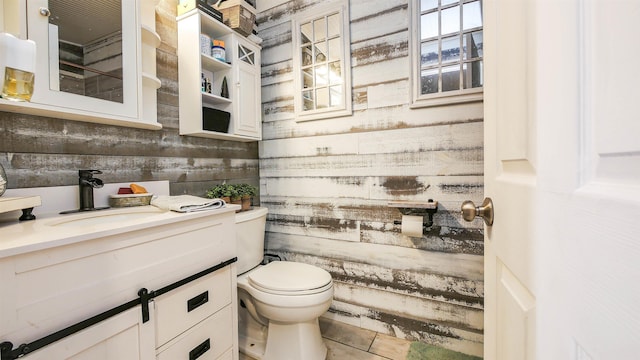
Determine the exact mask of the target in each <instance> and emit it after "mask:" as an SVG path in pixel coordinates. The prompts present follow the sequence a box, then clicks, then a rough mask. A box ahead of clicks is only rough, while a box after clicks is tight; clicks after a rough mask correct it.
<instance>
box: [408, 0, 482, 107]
mask: <svg viewBox="0 0 640 360" xmlns="http://www.w3.org/2000/svg"><path fill="white" fill-rule="evenodd" d="M415 3H416V4H419V10H420V14H419V15H416V16H418V17H417V18H416V19H419V21H418V22H417V23H416V25H417V26H419V27H420V29H418V31H417V33H418V34H420V38H419V39H418V41H419V43H417V44H416V45H417V49H419V51H418V53H419V55H418V56H420V58H419V59H418V60H419V61H417V62H416V63H417V66H418V69H417V73H418V74H419V76H420V79H419V84H420V86H419V95H433V94H445V93H448V92H452V91H462V90H465V89H473V88H481V87H482V86H483V77H482V69H483V68H482V56H483V37H482V26H483V21H482V0H439V1H438V0H415Z"/></svg>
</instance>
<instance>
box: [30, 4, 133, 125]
mask: <svg viewBox="0 0 640 360" xmlns="http://www.w3.org/2000/svg"><path fill="white" fill-rule="evenodd" d="M137 12H138V9H137V6H136V1H135V0H110V1H101V0H90V1H87V0H83V1H78V0H27V24H28V28H27V31H28V36H29V38H30V39H32V40H34V41H35V42H36V47H37V48H36V51H37V54H38V60H37V65H36V81H35V89H34V94H33V98H32V102H34V103H41V104H51V105H56V106H62V107H68V108H73V109H78V110H87V111H92V112H97V113H104V114H109V115H116V116H123V117H130V118H137V117H138V112H139V106H138V102H139V99H140V96H141V93H140V85H139V82H140V80H139V79H140V76H139V66H138V61H137V59H138V49H139V46H138V42H139V39H140V33H139V31H140V30H139V26H137Z"/></svg>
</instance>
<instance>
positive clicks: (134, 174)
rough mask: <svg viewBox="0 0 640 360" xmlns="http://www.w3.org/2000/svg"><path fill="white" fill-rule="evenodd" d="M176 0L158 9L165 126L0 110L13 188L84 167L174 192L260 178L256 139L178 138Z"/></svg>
mask: <svg viewBox="0 0 640 360" xmlns="http://www.w3.org/2000/svg"><path fill="white" fill-rule="evenodd" d="M177 2H178V1H177V0H164V1H161V2H159V4H158V6H157V8H156V30H157V32H158V33H159V34H160V36H161V38H162V43H161V45H160V47H159V48H158V49H157V51H156V63H157V64H156V65H157V70H156V73H157V76H158V78H159V79H160V80H161V82H162V86H161V87H160V89H158V121H159V122H160V123H161V124H162V125H163V129H162V130H158V131H154V130H142V129H131V128H125V127H118V126H107V125H99V124H92V123H84V122H77V121H68V120H62V119H55V118H48V117H37V116H30V115H23V114H14V113H4V112H0V163H2V165H3V166H4V167H5V169H6V171H7V176H8V178H9V187H10V188H23V187H40V186H60V185H75V184H77V171H78V169H81V168H90V169H100V170H102V171H103V172H104V174H103V175H101V176H100V178H101V179H102V180H103V181H105V182H107V183H108V182H135V181H149V180H169V181H170V188H171V192H172V193H173V194H183V193H190V194H194V195H204V193H205V190H206V189H207V188H209V187H211V186H212V185H214V184H217V183H220V182H222V181H229V182H248V183H251V184H254V185H258V184H259V173H258V169H259V165H258V146H257V142H253V143H251V142H250V143H240V142H234V141H221V140H211V139H202V138H195V137H186V136H180V135H179V133H178V131H177V129H178V127H179V122H178V121H179V119H178V96H179V94H178V81H179V79H178V71H177V68H178V65H177V64H178V61H179V59H178V57H177V55H176V48H177V24H176V21H175V17H176V5H177Z"/></svg>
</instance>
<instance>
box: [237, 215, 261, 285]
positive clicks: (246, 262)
mask: <svg viewBox="0 0 640 360" xmlns="http://www.w3.org/2000/svg"><path fill="white" fill-rule="evenodd" d="M267 212H268V209H267V208H265V207H254V208H253V209H251V210H248V211H241V212H239V213H236V246H237V249H238V263H237V266H238V274H242V273H244V272H247V271H249V270H251V269H253V268H254V267H256V266H257V265H259V264H260V263H261V262H262V258H263V257H264V230H265V224H266V222H267Z"/></svg>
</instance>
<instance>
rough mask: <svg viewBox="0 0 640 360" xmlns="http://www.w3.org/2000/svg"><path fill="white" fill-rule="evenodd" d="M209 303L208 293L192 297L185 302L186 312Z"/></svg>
mask: <svg viewBox="0 0 640 360" xmlns="http://www.w3.org/2000/svg"><path fill="white" fill-rule="evenodd" d="M208 301H209V291H205V292H203V293H202V294H200V295H198V296H194V297H192V298H191V299H189V300H188V301H187V312H191V310H195V309H197V308H198V307H200V306H201V305H204V304H206V303H207V302H208Z"/></svg>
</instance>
